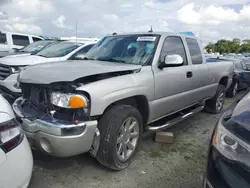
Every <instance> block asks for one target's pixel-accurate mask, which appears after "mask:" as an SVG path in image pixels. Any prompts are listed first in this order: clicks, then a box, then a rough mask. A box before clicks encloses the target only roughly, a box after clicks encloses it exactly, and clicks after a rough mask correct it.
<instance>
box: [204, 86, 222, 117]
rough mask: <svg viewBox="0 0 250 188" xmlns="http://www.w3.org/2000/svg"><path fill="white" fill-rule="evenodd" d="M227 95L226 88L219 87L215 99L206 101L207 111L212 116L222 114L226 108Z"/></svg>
mask: <svg viewBox="0 0 250 188" xmlns="http://www.w3.org/2000/svg"><path fill="white" fill-rule="evenodd" d="M225 95H226V88H225V86H223V85H219V86H218V89H217V91H216V94H215V95H214V97H213V98H211V99H209V100H207V101H206V104H205V110H206V111H207V112H209V113H212V114H218V113H220V112H221V111H222V109H223V106H224V101H225Z"/></svg>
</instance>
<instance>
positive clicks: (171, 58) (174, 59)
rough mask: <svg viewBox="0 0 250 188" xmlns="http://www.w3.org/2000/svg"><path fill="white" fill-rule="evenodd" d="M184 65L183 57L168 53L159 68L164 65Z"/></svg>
mask: <svg viewBox="0 0 250 188" xmlns="http://www.w3.org/2000/svg"><path fill="white" fill-rule="evenodd" d="M181 65H183V58H182V57H181V56H180V55H178V54H173V55H166V56H165V57H164V62H162V63H161V64H160V66H159V68H164V67H176V66H181Z"/></svg>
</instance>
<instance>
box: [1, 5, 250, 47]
mask: <svg viewBox="0 0 250 188" xmlns="http://www.w3.org/2000/svg"><path fill="white" fill-rule="evenodd" d="M76 20H77V21H78V33H79V36H93V37H95V36H102V35H105V34H108V33H113V32H118V33H121V32H134V31H148V30H149V29H150V25H152V26H153V30H154V31H171V32H180V31H193V32H194V33H195V34H196V35H197V36H198V37H200V38H201V39H202V40H203V42H205V43H207V42H208V41H214V40H217V39H220V38H225V39H231V38H234V37H239V38H242V39H245V38H250V1H247V0H211V1H209V0H0V30H5V31H16V32H25V33H33V34H42V35H46V36H50V37H51V36H57V37H58V36H74V35H75V25H76V24H75V23H76Z"/></svg>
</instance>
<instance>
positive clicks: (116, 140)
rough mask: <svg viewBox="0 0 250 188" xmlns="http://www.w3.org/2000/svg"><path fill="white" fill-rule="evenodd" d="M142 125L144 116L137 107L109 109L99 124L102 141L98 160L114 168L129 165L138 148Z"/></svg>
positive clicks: (122, 167)
mask: <svg viewBox="0 0 250 188" xmlns="http://www.w3.org/2000/svg"><path fill="white" fill-rule="evenodd" d="M142 127H143V121H142V116H141V114H140V112H139V111H138V110H137V109H136V108H134V107H132V106H128V105H118V106H114V107H112V108H111V109H109V110H108V111H107V112H105V113H104V115H103V117H102V118H101V120H100V122H99V125H98V128H99V130H100V133H101V141H100V146H99V149H98V152H97V156H96V158H97V160H98V161H99V162H100V163H101V164H102V165H104V166H106V167H108V168H111V169H114V170H122V169H124V168H126V167H128V166H129V164H130V162H131V159H132V157H133V156H134V154H135V152H136V150H137V148H138V144H139V141H140V137H141V132H142Z"/></svg>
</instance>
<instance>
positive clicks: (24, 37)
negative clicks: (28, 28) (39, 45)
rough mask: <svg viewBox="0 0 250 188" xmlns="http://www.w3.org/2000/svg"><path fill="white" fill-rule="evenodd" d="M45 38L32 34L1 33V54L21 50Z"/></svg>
mask: <svg viewBox="0 0 250 188" xmlns="http://www.w3.org/2000/svg"><path fill="white" fill-rule="evenodd" d="M39 40H43V38H41V37H39V36H35V35H30V34H23V33H13V32H5V31H0V52H1V51H11V50H13V49H20V48H23V47H24V46H27V45H28V44H30V43H32V42H36V41H39Z"/></svg>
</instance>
